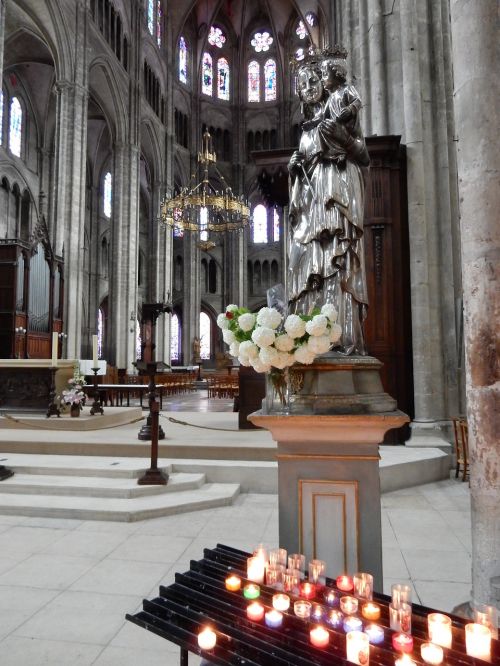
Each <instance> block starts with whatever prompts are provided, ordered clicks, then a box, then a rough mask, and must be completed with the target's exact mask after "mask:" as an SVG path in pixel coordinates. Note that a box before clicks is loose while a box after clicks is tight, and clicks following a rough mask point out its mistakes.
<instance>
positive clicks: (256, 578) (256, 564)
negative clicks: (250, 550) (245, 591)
mask: <svg viewBox="0 0 500 666" xmlns="http://www.w3.org/2000/svg"><path fill="white" fill-rule="evenodd" d="M264 571H265V563H264V560H263V559H262V558H261V557H259V556H257V555H255V556H253V557H249V558H247V578H248V580H251V581H253V582H254V583H259V584H260V585H262V584H263V583H264Z"/></svg>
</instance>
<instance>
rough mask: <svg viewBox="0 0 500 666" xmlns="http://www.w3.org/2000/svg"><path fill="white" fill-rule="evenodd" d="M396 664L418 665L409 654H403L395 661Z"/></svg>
mask: <svg viewBox="0 0 500 666" xmlns="http://www.w3.org/2000/svg"><path fill="white" fill-rule="evenodd" d="M394 666H416V664H415V662H414V661H413V659H412V658H411V657H410V656H409V655H407V654H403V655H401V657H399V658H398V659H396V660H395V661H394Z"/></svg>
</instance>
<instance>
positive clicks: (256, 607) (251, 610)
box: [247, 601, 264, 622]
mask: <svg viewBox="0 0 500 666" xmlns="http://www.w3.org/2000/svg"><path fill="white" fill-rule="evenodd" d="M247 617H248V619H249V620H252V621H253V622H260V621H261V620H262V618H263V617H264V606H263V605H262V604H259V602H258V601H254V602H253V603H251V604H249V605H248V606H247Z"/></svg>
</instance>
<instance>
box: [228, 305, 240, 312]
mask: <svg viewBox="0 0 500 666" xmlns="http://www.w3.org/2000/svg"><path fill="white" fill-rule="evenodd" d="M237 309H238V306H237V305H234V303H231V305H228V306H227V308H226V312H236V310H237Z"/></svg>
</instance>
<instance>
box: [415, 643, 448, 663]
mask: <svg viewBox="0 0 500 666" xmlns="http://www.w3.org/2000/svg"><path fill="white" fill-rule="evenodd" d="M420 656H421V657H422V659H423V660H424V661H425V663H426V664H430V665H431V666H439V664H442V663H443V658H444V656H443V648H442V647H441V646H440V645H434V643H422V645H421V646H420Z"/></svg>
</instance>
